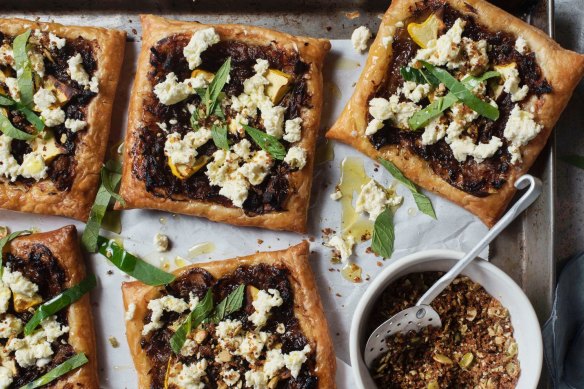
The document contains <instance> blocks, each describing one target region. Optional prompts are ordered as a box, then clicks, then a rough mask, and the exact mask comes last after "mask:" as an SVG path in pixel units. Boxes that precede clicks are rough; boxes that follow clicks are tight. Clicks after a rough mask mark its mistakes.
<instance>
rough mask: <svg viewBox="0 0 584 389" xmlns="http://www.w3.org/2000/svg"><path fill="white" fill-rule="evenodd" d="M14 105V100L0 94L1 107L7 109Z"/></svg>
mask: <svg viewBox="0 0 584 389" xmlns="http://www.w3.org/2000/svg"><path fill="white" fill-rule="evenodd" d="M15 103H16V102H15V101H14V100H12V99H11V98H10V97H8V96H4V95H2V94H0V105H1V106H3V107H9V106H11V105H14V104H15Z"/></svg>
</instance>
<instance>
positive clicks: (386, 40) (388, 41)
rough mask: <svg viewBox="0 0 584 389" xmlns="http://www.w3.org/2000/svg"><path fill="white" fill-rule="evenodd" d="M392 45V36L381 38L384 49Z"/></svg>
mask: <svg viewBox="0 0 584 389" xmlns="http://www.w3.org/2000/svg"><path fill="white" fill-rule="evenodd" d="M392 43H393V37H392V36H384V37H383V38H381V44H382V45H383V47H385V48H386V49H387V48H388V47H389V45H391V44H392Z"/></svg>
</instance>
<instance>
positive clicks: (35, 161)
mask: <svg viewBox="0 0 584 389" xmlns="http://www.w3.org/2000/svg"><path fill="white" fill-rule="evenodd" d="M47 170H48V166H47V165H46V164H45V160H44V158H43V156H42V155H41V153H40V152H37V151H33V152H30V153H28V154H25V155H24V157H23V158H22V165H20V171H19V173H20V175H21V176H22V177H24V178H32V179H34V180H36V181H38V180H41V179H43V178H45V177H47Z"/></svg>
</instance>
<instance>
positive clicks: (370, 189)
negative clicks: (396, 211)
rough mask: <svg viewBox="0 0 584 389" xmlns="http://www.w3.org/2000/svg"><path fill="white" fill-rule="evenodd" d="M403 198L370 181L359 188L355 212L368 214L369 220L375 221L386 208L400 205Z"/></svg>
mask: <svg viewBox="0 0 584 389" xmlns="http://www.w3.org/2000/svg"><path fill="white" fill-rule="evenodd" d="M402 201H403V198H402V197H401V196H397V195H396V194H395V193H391V192H389V191H388V190H386V189H385V188H384V187H383V186H381V185H380V184H379V183H378V182H377V181H375V180H373V179H372V180H371V181H369V182H368V183H367V184H365V185H363V186H362V187H361V192H360V193H359V196H358V197H357V203H356V205H355V211H356V212H358V213H368V214H369V220H373V221H375V219H377V216H379V214H381V212H383V211H384V210H385V208H387V206H397V205H399V204H401V202H402Z"/></svg>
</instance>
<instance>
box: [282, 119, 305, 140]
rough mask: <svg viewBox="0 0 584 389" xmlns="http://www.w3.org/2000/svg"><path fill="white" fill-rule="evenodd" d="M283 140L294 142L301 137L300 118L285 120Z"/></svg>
mask: <svg viewBox="0 0 584 389" xmlns="http://www.w3.org/2000/svg"><path fill="white" fill-rule="evenodd" d="M284 128H285V129H284V132H285V134H284V140H285V141H286V142H290V143H294V142H298V141H300V139H301V138H302V118H300V117H297V118H295V119H291V120H286V123H284Z"/></svg>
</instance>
